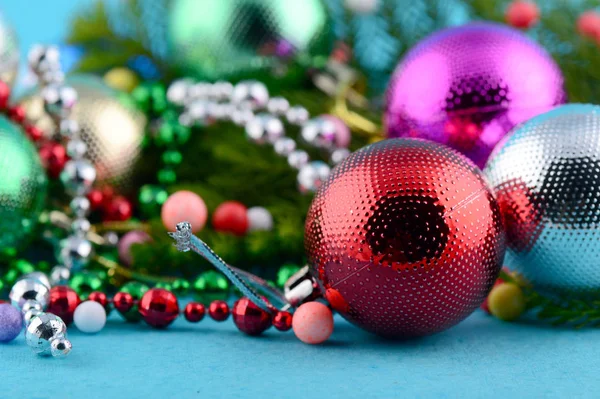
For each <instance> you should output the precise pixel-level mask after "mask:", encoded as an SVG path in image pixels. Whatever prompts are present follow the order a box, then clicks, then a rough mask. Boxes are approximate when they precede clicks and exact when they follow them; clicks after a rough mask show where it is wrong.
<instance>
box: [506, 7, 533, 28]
mask: <svg viewBox="0 0 600 399" xmlns="http://www.w3.org/2000/svg"><path fill="white" fill-rule="evenodd" d="M539 20H540V9H539V8H538V6H537V4H535V3H534V2H532V1H523V0H515V1H513V2H512V3H510V4H509V6H508V8H507V9H506V22H507V23H508V24H509V25H512V26H514V27H515V28H522V29H527V28H531V27H532V26H533V25H535V24H537V23H538V21H539Z"/></svg>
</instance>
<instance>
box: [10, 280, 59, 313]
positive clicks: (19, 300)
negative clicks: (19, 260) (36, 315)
mask: <svg viewBox="0 0 600 399" xmlns="http://www.w3.org/2000/svg"><path fill="white" fill-rule="evenodd" d="M8 297H9V298H10V302H11V303H12V304H13V306H16V307H18V308H19V309H21V308H23V305H24V304H25V302H26V301H28V300H30V299H33V300H34V301H37V302H39V303H40V305H42V307H43V308H45V307H46V306H47V305H48V301H49V299H50V288H49V287H47V286H46V285H44V283H42V282H41V281H39V280H38V279H34V278H24V279H21V280H19V281H17V282H16V283H15V285H13V287H12V288H11V290H10V293H9V294H8Z"/></svg>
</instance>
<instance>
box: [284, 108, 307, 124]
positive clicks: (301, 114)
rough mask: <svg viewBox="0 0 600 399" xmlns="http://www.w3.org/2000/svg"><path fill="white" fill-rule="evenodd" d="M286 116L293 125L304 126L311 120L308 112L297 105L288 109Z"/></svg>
mask: <svg viewBox="0 0 600 399" xmlns="http://www.w3.org/2000/svg"><path fill="white" fill-rule="evenodd" d="M285 116H286V118H287V120H288V122H289V123H291V124H292V125H302V124H304V123H305V122H306V121H307V120H308V119H309V118H310V114H309V113H308V110H307V109H306V108H304V107H303V106H301V105H295V106H293V107H291V108H290V109H288V111H287V112H286V113H285Z"/></svg>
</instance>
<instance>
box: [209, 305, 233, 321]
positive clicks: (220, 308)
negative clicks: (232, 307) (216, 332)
mask: <svg viewBox="0 0 600 399" xmlns="http://www.w3.org/2000/svg"><path fill="white" fill-rule="evenodd" d="M208 315H209V316H210V317H211V318H212V319H213V320H214V321H225V320H227V318H228V317H229V305H227V302H225V301H221V300H216V301H212V302H211V304H210V306H209V307H208Z"/></svg>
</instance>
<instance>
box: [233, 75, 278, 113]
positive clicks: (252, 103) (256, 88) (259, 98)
mask: <svg viewBox="0 0 600 399" xmlns="http://www.w3.org/2000/svg"><path fill="white" fill-rule="evenodd" d="M231 101H232V102H233V103H234V104H236V105H237V106H238V107H240V108H242V109H250V110H258V109H262V108H265V107H266V106H267V103H268V102H269V90H268V89H267V86H265V84H264V83H261V82H258V81H256V80H246V81H243V82H240V83H238V84H237V85H235V87H234V88H233V93H232V94H231Z"/></svg>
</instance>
